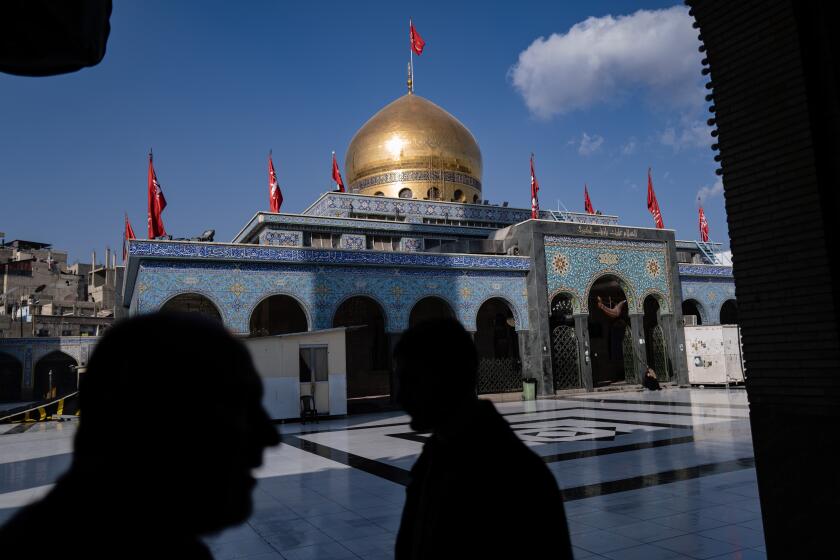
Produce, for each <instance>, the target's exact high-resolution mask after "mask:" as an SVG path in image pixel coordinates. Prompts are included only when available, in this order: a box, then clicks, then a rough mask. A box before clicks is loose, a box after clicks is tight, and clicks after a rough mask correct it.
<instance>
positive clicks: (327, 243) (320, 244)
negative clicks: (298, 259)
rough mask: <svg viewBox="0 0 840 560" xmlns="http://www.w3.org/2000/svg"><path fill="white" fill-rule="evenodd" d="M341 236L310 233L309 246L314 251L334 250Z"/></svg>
mask: <svg viewBox="0 0 840 560" xmlns="http://www.w3.org/2000/svg"><path fill="white" fill-rule="evenodd" d="M340 241H341V236H339V235H333V234H331V233H310V234H309V246H310V247H315V248H316V249H335V248H336V247H338V246H339V243H340Z"/></svg>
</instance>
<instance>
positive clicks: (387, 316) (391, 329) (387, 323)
mask: <svg viewBox="0 0 840 560" xmlns="http://www.w3.org/2000/svg"><path fill="white" fill-rule="evenodd" d="M354 297H365V298H368V299H372V300H373V301H375V302H376V304H377V305H378V306H379V309H380V310H381V311H382V319H383V321H384V322H385V330H386V331H387V332H398V331H395V330H394V326H393V325H392V320H391V316H390V314H389V313H388V306H387V305H385V303H384V302H383V301H382V300H381V299H380V298H379V296H377V295H376V294H374V293H373V292H371V291H369V290H364V291H362V292H353V293H350V294H348V295H345V296H344V297H343V298H341V299H340V300H338V301H336V302H335V304H334V305H333V306H332V311H331V312H330V315H329V326H328V327H324V328H330V327H332V326H333V321H335V314H336V313H338V309H339V308H340V307H341V306H342V305H343V304H344V302H345V301H348V300H351V299H353V298H354Z"/></svg>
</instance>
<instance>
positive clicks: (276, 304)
mask: <svg viewBox="0 0 840 560" xmlns="http://www.w3.org/2000/svg"><path fill="white" fill-rule="evenodd" d="M308 330H309V322H308V321H307V319H306V312H305V311H304V310H303V306H302V305H301V304H300V302H299V301H298V300H296V299H295V298H293V297H292V296H288V295H285V294H275V295H273V296H268V297H267V298H265V299H263V300H262V301H261V302H260V303H258V304H257V306H256V307H255V308H254V310H253V311H252V312H251V318H250V319H249V321H248V332H249V333H250V335H251V336H271V335H276V334H290V333H296V332H306V331H308Z"/></svg>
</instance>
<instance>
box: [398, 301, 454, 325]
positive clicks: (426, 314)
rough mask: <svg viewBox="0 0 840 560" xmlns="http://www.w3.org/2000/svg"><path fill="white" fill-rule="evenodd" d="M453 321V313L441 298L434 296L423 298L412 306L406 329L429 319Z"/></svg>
mask: <svg viewBox="0 0 840 560" xmlns="http://www.w3.org/2000/svg"><path fill="white" fill-rule="evenodd" d="M450 318H451V319H454V318H455V312H454V311H453V310H452V306H451V305H449V302H447V301H446V300H445V299H443V298H439V297H436V296H429V297H424V298H423V299H421V300H419V301H418V302H417V303H415V304H414V307H412V308H411V313H410V314H409V316H408V327H409V328H411V327H413V326H415V325H418V324H420V323H422V322H424V321H428V320H430V319H450Z"/></svg>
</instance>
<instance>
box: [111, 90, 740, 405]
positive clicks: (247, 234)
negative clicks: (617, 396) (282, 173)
mask: <svg viewBox="0 0 840 560" xmlns="http://www.w3.org/2000/svg"><path fill="white" fill-rule="evenodd" d="M345 171H346V175H347V176H346V181H347V186H348V189H347V191H348V192H326V193H324V194H322V195H321V196H320V197H319V198H318V199H317V200H315V201H314V202H313V203H312V204H311V205H310V206H309V207H308V208H306V209H305V210H303V211H302V212H301V213H299V214H292V213H270V212H257V213H256V214H255V215H254V217H253V218H251V220H250V221H249V222H248V223H247V224H245V226H244V227H243V228H242V230H241V231H240V232H239V233H238V234H237V235H236V236H235V237H234V238H233V240H232V241H231V242H230V243H213V242H200V241H171V240H133V241H131V242H130V246H129V259H128V262H127V264H126V273H125V289H124V293H123V297H124V304H125V305H126V306H127V307H129V312H130V313H131V314H138V313H148V312H152V311H155V310H158V309H177V310H188V311H196V312H200V313H205V314H207V315H211V316H213V317H216V318H218V319H219V320H221V321H222V322H223V323H224V324H225V325H226V326H227V327H228V328H229V329H230V330H231V331H232V332H234V333H236V334H238V335H242V336H249V335H250V336H259V335H275V334H285V333H294V332H302V331H312V330H320V329H328V328H332V327H339V326H356V327H359V328H355V329H351V330H349V331H348V336H349V337H350V339H351V340H350V343H349V344H348V345H347V346H348V356H347V360H348V365H347V368H348V372H347V375H348V378H347V393H348V398H349V399H358V398H364V397H369V396H383V395H390V394H391V388H392V387H393V386H394V380H393V379H392V373H391V367H390V353H391V349H392V348H393V346H394V344H395V343H396V341H397V340H398V339H399V336H400V333H402V332H403V331H404V330H406V329H407V328H408V327H410V326H411V325H413V324H415V323H416V322H418V321H422V320H423V319H426V318H430V317H440V316H450V317H455V318H457V319H458V320H459V321H460V322H461V323H462V324H463V325H464V327H465V328H466V329H467V330H468V331H470V332H471V333H472V334H473V336H474V339H475V343H476V346H477V349H478V353H479V359H480V374H479V388H478V389H479V392H483V393H497V392H504V391H510V390H516V389H521V388H522V378H523V377H534V378H536V381H537V391H538V393H539V394H541V395H546V394H553V393H554V392H555V391H556V390H565V389H585V390H592V389H593V388H596V387H600V386H604V385H609V384H614V383H621V382H629V383H637V382H638V381H639V379H640V376H641V375H642V373H643V371H644V369H645V367H646V366H647V365H648V364H649V365H650V366H651V367H653V368H654V369H655V371H656V372H657V374H658V375H659V377H660V379H663V378H664V379H666V380H670V381H674V382H677V383H682V384H685V383H687V382H688V379H687V366H686V356H685V352H686V349H685V339H684V332H683V325H684V324H685V321H689V324H693V323H694V322H695V321H696V322H698V323H702V324H718V323H720V322H729V323H734V322H737V316H736V314H737V310H736V307H735V301H734V297H735V296H734V283H733V278H732V269H731V266H726V265H723V264H721V263H720V262H719V261H718V260H717V257H716V255H715V254H714V252H713V251H712V250H711V247H710V246H709V245H708V244H704V243H700V242H693V241H692V242H686V241H678V240H676V238H675V235H674V231H673V230H667V229H653V228H646V227H633V226H625V225H622V224H621V223H620V222H619V218H618V216H609V215H601V214H585V213H575V212H558V211H546V210H542V211H540V212H539V219H532V218H531V209H530V208H528V209H522V208H511V207H509V206H508V204H507V203H506V202H505V203H503V204H501V205H499V204H490V203H489V202H488V201H487V200H485V199H484V196H485V194H484V192H483V186H482V158H481V151H480V149H479V146H478V143H477V142H476V140H475V138H474V137H473V135H472V134H471V133H470V131H469V130H468V129H467V128H466V127H465V126H464V125H463V124H461V122H459V121H458V119H456V118H455V117H454V116H452V115H450V114H449V113H448V112H447V111H445V110H444V109H442V108H441V107H439V106H437V105H436V104H434V103H432V102H431V101H429V100H427V99H425V98H423V97H421V96H419V95H416V94H414V93H413V92H411V91H409V92H408V93H407V94H405V95H403V96H402V97H400V98H398V99H396V100H395V101H393V102H391V103H390V104H389V105H387V106H386V107H384V108H383V109H381V110H380V111H379V112H378V113H376V114H375V115H374V116H373V117H371V118H370V119H369V120H368V121H367V122H366V123H365V124H364V125H363V126H362V127H361V128H360V129H359V130H358V132H357V133H356V134H355V136H354V137H353V139H352V141H351V142H350V145H349V148H348V149H347V155H346V161H345ZM430 351H433V349H430Z"/></svg>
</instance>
